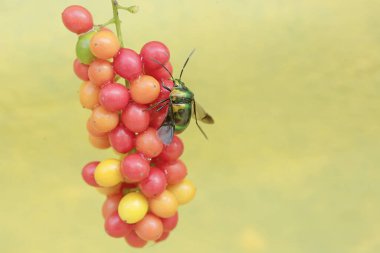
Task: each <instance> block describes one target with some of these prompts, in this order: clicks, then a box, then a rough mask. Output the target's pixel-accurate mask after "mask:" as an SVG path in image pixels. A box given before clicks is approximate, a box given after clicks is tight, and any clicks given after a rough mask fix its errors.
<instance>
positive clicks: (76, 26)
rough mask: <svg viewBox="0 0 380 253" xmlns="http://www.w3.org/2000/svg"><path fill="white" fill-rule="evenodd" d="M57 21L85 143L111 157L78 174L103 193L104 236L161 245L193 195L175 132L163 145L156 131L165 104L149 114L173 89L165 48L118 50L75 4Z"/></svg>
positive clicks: (118, 43)
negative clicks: (67, 48)
mask: <svg viewBox="0 0 380 253" xmlns="http://www.w3.org/2000/svg"><path fill="white" fill-rule="evenodd" d="M62 20H63V23H64V25H65V26H66V28H67V29H69V30H70V31H72V32H74V33H76V34H78V35H79V37H78V42H77V45H76V59H75V61H74V66H73V68H74V73H75V74H76V75H77V77H78V78H79V79H81V80H82V81H83V83H82V85H81V87H80V89H79V98H80V103H81V105H82V106H83V107H84V108H86V109H89V110H90V111H91V115H90V117H89V119H88V121H87V130H88V135H89V140H90V143H91V144H92V145H93V146H94V147H96V148H99V149H107V148H110V147H111V148H113V149H114V150H115V152H116V153H117V154H118V158H112V159H106V160H103V161H93V162H90V163H88V164H87V165H85V166H84V167H83V169H82V177H83V179H84V181H85V182H86V183H87V184H88V185H90V186H92V187H95V188H97V189H98V190H99V191H100V192H102V193H103V194H105V195H106V196H107V199H106V201H105V202H104V205H103V208H102V213H103V217H104V219H105V222H104V228H105V231H106V232H107V234H108V235H110V236H112V237H116V238H124V239H125V240H126V242H127V243H128V244H129V245H131V246H133V247H144V246H145V245H146V244H147V242H148V241H153V242H160V241H162V240H165V239H166V238H167V237H168V236H169V234H170V232H171V231H172V230H173V229H174V228H175V227H176V225H177V222H178V210H177V209H178V206H179V205H183V204H186V203H188V202H189V201H191V200H192V199H193V197H194V195H195V187H194V185H193V183H192V182H191V181H190V180H189V179H187V178H186V175H187V168H186V166H185V164H184V163H183V162H182V161H181V160H180V159H179V158H180V156H181V155H182V153H183V150H184V145H183V143H182V141H181V139H180V138H179V137H178V136H176V135H175V136H174V137H173V140H172V141H171V143H169V144H168V145H166V144H164V143H163V142H162V140H161V139H160V138H159V136H158V133H157V130H158V128H159V127H160V126H161V125H162V123H163V121H164V119H165V117H166V114H167V111H168V108H167V106H166V107H165V108H164V107H163V108H159V110H151V109H150V108H151V106H152V105H154V104H156V103H157V102H158V101H162V100H163V99H166V98H169V95H170V91H169V90H168V89H165V88H164V87H165V86H166V87H169V88H172V87H173V81H172V80H170V73H168V71H166V70H165V68H166V69H167V70H169V71H170V72H172V71H173V68H172V66H171V64H170V61H169V59H170V52H169V49H168V48H167V47H166V46H165V45H164V44H163V43H161V42H157V41H151V42H148V43H146V44H145V45H144V46H143V47H142V49H141V50H140V53H137V52H135V51H134V50H132V49H129V48H124V47H123V45H122V44H123V43H122V42H121V41H120V38H119V37H118V36H117V35H115V33H114V32H112V31H111V30H110V29H108V28H106V27H105V26H94V24H93V19H92V15H91V13H90V12H89V11H88V10H87V9H85V8H83V7H82V6H76V5H75V6H69V7H67V8H66V9H65V10H64V11H63V13H62ZM113 22H115V20H113ZM113 22H112V21H111V22H110V23H113ZM152 59H154V61H153V60H152ZM163 66H165V68H164V67H163ZM123 83H125V84H123Z"/></svg>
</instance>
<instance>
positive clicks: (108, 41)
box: [90, 29, 120, 60]
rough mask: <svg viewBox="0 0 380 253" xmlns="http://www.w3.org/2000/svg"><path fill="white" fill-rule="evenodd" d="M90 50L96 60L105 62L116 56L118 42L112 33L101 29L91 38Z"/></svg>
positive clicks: (118, 46)
mask: <svg viewBox="0 0 380 253" xmlns="http://www.w3.org/2000/svg"><path fill="white" fill-rule="evenodd" d="M90 49H91V52H92V53H93V54H94V55H95V56H96V57H97V58H99V59H103V60H107V59H110V58H112V57H114V56H115V55H116V54H117V52H118V51H119V49H120V42H119V39H118V38H117V36H116V35H115V34H114V33H113V32H112V31H110V30H108V31H107V30H105V29H103V30H101V31H99V32H97V33H96V34H95V35H94V36H93V37H92V39H91V42H90Z"/></svg>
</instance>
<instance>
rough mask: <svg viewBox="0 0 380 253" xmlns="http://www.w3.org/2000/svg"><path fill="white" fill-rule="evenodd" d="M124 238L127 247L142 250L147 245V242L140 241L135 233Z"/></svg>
mask: <svg viewBox="0 0 380 253" xmlns="http://www.w3.org/2000/svg"><path fill="white" fill-rule="evenodd" d="M124 238H125V241H126V242H127V243H128V245H129V246H131V247H134V248H143V247H144V246H145V245H146V244H147V241H144V240H143V239H141V238H140V237H139V236H138V235H137V234H136V232H135V231H132V232H131V233H129V234H127V235H126V236H125V237H124Z"/></svg>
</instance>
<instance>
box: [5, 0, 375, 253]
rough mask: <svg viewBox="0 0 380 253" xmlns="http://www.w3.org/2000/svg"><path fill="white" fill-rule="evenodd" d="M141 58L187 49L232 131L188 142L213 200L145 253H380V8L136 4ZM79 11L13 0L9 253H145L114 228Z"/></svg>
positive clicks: (202, 87) (194, 75)
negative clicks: (67, 21) (148, 49)
mask: <svg viewBox="0 0 380 253" xmlns="http://www.w3.org/2000/svg"><path fill="white" fill-rule="evenodd" d="M120 2H121V3H122V4H124V5H128V4H138V5H139V6H140V12H139V13H138V14H137V15H129V14H127V13H122V14H121V18H122V19H123V21H124V22H123V32H124V36H125V41H126V44H127V46H128V47H130V48H133V49H135V50H139V49H140V48H141V46H142V45H143V44H144V43H145V42H147V41H150V40H160V41H163V42H165V43H166V44H167V45H168V46H169V48H170V49H171V55H172V57H171V61H172V63H173V66H174V67H175V70H176V74H177V75H178V69H179V68H180V66H181V65H182V63H183V62H184V60H185V58H186V57H187V55H188V53H189V52H190V51H191V49H192V48H196V49H197V51H196V53H195V55H194V57H193V58H192V60H191V62H190V64H189V65H188V68H187V70H186V72H185V74H184V81H185V82H186V83H187V84H188V86H189V87H190V88H191V89H192V90H193V91H194V93H195V94H196V98H197V100H198V101H199V102H200V103H201V104H202V105H203V106H204V107H205V108H206V110H207V111H208V112H210V113H211V114H212V115H213V116H214V118H215V120H216V124H215V125H213V126H204V129H205V131H206V132H207V133H208V135H209V141H205V140H204V139H203V137H202V135H201V134H200V132H199V131H198V130H197V128H196V127H195V124H192V125H191V126H190V127H189V128H188V130H187V131H186V132H185V133H183V134H182V135H181V137H182V138H183V140H184V142H185V145H186V147H185V149H186V150H185V154H184V156H183V160H184V161H185V162H186V164H187V166H188V169H189V177H190V178H191V179H192V180H193V181H194V182H195V184H196V185H197V188H198V192H197V196H196V198H195V200H194V201H193V202H191V203H190V204H188V205H186V206H183V207H181V209H180V222H179V225H178V227H177V229H176V230H175V231H174V232H173V233H172V234H171V236H170V238H169V239H168V240H167V241H166V242H165V243H162V244H160V245H156V246H150V247H148V248H146V249H144V250H143V251H144V252H166V253H170V252H183V253H187V252H191V253H194V252H207V253H212V252H218V253H219V252H243V253H245V252H271V253H305V252H307V253H322V252H323V253H340V252H347V253H377V252H380V219H379V214H380V200H379V194H380V186H379V183H380V171H379V165H380V120H379V119H380V102H379V95H380V86H379V85H380V15H379V13H380V2H379V1H378V0H361V1H355V0H344V1H343V0H305V1H300V0H287V1H285V0H265V1H260V0H235V1H233V0H229V1H228V0H214V1H203V0H191V1H190V0H186V1H170V0H161V1H157V0H156V1H153V0H151V1H147V0H145V1H131V2H130V1H126V0H125V1H124V0H121V1H120ZM70 4H81V5H84V6H86V7H87V8H88V9H89V10H90V11H91V12H92V13H93V16H94V19H95V21H96V23H103V22H105V21H106V20H108V19H109V18H110V17H111V13H112V11H111V6H110V1H105V0H102V1H84V0H76V1H74V0H72V1H66V0H65V1H42V0H33V1H26V0H1V1H0V23H1V24H2V28H1V36H0V59H1V62H0V85H1V92H0V130H1V131H0V132H1V139H0V141H1V145H0V171H1V176H0V186H1V191H0V200H1V202H0V203H1V204H0V251H1V252H7V253H15V252H17V253H18V252H28V253H37V252H92V253H95V252H141V251H138V250H134V249H131V248H128V246H127V245H126V244H125V243H124V241H123V240H115V239H112V238H110V237H108V236H107V235H106V234H105V232H104V231H103V219H102V217H101V214H100V208H101V205H102V202H103V201H104V197H103V196H101V195H100V194H99V193H97V192H96V191H95V190H93V189H91V188H90V187H87V186H86V185H85V184H84V183H83V182H82V179H81V176H80V171H81V167H82V166H83V165H84V164H85V163H86V162H88V161H91V160H101V159H105V158H108V157H115V155H114V154H113V153H112V152H111V151H98V150H95V149H94V148H92V147H91V146H90V145H89V143H88V141H87V136H86V129H85V123H86V119H87V117H88V116H89V111H86V110H84V109H82V108H81V106H80V104H79V102H78V89H79V85H80V82H79V81H78V80H77V79H76V77H75V76H74V74H73V73H72V61H73V58H74V45H75V42H76V36H75V35H74V34H72V33H70V32H68V31H67V30H66V29H65V28H64V26H63V25H62V23H61V20H60V14H61V12H62V10H63V9H64V7H66V6H68V5H70Z"/></svg>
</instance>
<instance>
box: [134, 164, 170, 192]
mask: <svg viewBox="0 0 380 253" xmlns="http://www.w3.org/2000/svg"><path fill="white" fill-rule="evenodd" d="M166 185H167V183H166V177H165V174H164V172H162V171H161V170H160V169H157V168H154V167H153V168H150V172H149V175H148V177H147V178H145V179H144V180H142V181H141V182H140V184H139V187H140V189H141V192H142V193H143V194H144V195H145V196H146V197H147V198H153V197H155V196H158V195H160V194H161V193H162V192H163V191H164V190H165V188H166Z"/></svg>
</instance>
